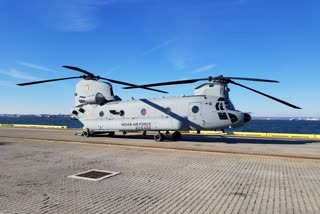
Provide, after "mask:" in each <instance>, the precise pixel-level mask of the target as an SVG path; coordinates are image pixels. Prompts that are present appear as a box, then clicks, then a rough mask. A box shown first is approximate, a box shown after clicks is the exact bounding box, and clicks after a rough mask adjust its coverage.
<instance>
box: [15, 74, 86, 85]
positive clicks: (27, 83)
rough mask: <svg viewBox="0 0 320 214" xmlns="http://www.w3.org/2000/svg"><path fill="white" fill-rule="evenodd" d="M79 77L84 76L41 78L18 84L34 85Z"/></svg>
mask: <svg viewBox="0 0 320 214" xmlns="http://www.w3.org/2000/svg"><path fill="white" fill-rule="evenodd" d="M78 78H83V76H78V77H66V78H59V79H50V80H41V81H35V82H26V83H20V84H17V85H19V86H26V85H34V84H40V83H46V82H54V81H61V80H69V79H78Z"/></svg>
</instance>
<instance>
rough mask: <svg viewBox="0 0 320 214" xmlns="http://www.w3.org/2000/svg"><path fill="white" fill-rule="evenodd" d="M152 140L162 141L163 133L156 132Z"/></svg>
mask: <svg viewBox="0 0 320 214" xmlns="http://www.w3.org/2000/svg"><path fill="white" fill-rule="evenodd" d="M154 140H155V141H157V142H160V141H163V140H164V134H162V133H158V134H156V135H155V136H154Z"/></svg>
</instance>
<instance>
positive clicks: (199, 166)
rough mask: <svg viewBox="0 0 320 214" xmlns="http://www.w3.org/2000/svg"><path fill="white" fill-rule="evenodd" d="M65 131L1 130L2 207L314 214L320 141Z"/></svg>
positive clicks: (318, 203) (318, 208) (319, 202)
mask: <svg viewBox="0 0 320 214" xmlns="http://www.w3.org/2000/svg"><path fill="white" fill-rule="evenodd" d="M72 133H73V131H70V130H40V129H13V128H11V129H10V128H0V162H1V167H0V213H320V142H313V141H310V140H281V139H279V140H271V141H269V140H267V139H252V138H248V139H245V138H237V137H234V138H228V137H227V138H225V137H221V136H213V137H195V136H189V137H187V138H186V139H187V140H186V141H180V142H170V141H166V142H162V143H155V142H154V141H153V140H150V139H143V138H140V137H130V136H129V137H124V138H104V137H97V138H88V139H85V138H81V137H78V136H74V135H72ZM90 169H101V170H110V171H115V172H121V174H118V175H117V176H114V177H110V178H107V179H104V180H100V181H96V182H91V181H87V180H78V179H71V178H69V177H68V176H69V175H73V174H77V173H79V172H84V171H87V170H90Z"/></svg>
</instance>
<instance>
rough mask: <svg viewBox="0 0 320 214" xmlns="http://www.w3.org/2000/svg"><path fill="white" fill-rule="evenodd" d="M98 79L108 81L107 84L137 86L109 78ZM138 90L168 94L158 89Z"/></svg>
mask: <svg viewBox="0 0 320 214" xmlns="http://www.w3.org/2000/svg"><path fill="white" fill-rule="evenodd" d="M99 78H100V79H103V80H107V81H109V82H113V83H117V84H121V85H128V86H131V87H135V86H137V85H135V84H132V83H127V82H122V81H118V80H113V79H109V78H104V77H99ZM138 88H143V89H146V90H150V91H156V92H160V93H166V94H167V93H168V92H166V91H161V90H158V89H153V88H148V87H138Z"/></svg>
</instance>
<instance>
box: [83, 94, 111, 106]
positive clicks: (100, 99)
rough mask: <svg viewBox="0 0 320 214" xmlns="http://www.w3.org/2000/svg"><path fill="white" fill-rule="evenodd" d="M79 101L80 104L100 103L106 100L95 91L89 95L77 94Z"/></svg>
mask: <svg viewBox="0 0 320 214" xmlns="http://www.w3.org/2000/svg"><path fill="white" fill-rule="evenodd" d="M78 101H79V103H81V104H97V105H102V104H104V103H106V102H107V100H106V98H105V97H104V96H103V95H102V94H101V93H97V94H96V95H90V96H87V97H86V96H79V100H78Z"/></svg>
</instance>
